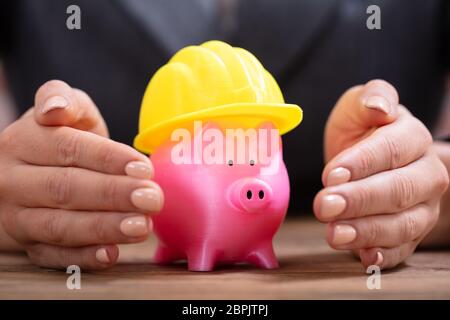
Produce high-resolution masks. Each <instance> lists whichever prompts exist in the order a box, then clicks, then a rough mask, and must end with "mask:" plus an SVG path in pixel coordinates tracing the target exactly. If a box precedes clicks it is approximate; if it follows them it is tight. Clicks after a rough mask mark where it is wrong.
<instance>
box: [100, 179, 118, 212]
mask: <svg viewBox="0 0 450 320" xmlns="http://www.w3.org/2000/svg"><path fill="white" fill-rule="evenodd" d="M101 190H102V191H101V199H102V200H103V203H106V204H111V207H117V204H118V203H119V201H120V200H119V197H120V188H119V184H118V182H117V181H116V179H114V178H107V180H106V181H105V182H104V183H103V187H102V188H101Z"/></svg>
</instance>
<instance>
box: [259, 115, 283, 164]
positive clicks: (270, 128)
mask: <svg viewBox="0 0 450 320" xmlns="http://www.w3.org/2000/svg"><path fill="white" fill-rule="evenodd" d="M258 131H259V137H260V138H261V137H263V138H264V139H266V143H262V145H260V147H261V146H264V148H265V149H266V150H267V152H266V153H267V154H270V153H271V151H273V152H275V154H273V155H271V156H280V157H282V154H283V145H282V140H281V136H280V132H279V130H278V128H277V127H276V126H275V125H274V124H273V123H272V122H271V121H265V122H262V123H261V124H260V125H259V126H258ZM274 139H277V140H278V141H274ZM262 142H263V141H262ZM273 146H276V147H275V148H273Z"/></svg>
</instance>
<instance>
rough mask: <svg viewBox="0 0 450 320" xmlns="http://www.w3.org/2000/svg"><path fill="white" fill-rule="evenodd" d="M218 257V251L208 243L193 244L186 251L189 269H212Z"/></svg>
mask: <svg viewBox="0 0 450 320" xmlns="http://www.w3.org/2000/svg"><path fill="white" fill-rule="evenodd" d="M219 259H220V251H219V250H217V249H216V247H214V246H210V245H208V244H201V245H199V246H194V247H192V248H191V249H190V250H188V252H187V260H188V269H189V270H190V271H212V270H213V269H214V266H215V265H216V263H217V261H218V260H219Z"/></svg>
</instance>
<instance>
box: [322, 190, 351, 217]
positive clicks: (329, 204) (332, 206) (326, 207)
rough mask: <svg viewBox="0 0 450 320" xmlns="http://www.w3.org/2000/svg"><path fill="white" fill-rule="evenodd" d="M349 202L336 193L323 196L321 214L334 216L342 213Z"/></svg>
mask: <svg viewBox="0 0 450 320" xmlns="http://www.w3.org/2000/svg"><path fill="white" fill-rule="evenodd" d="M346 206H347V203H346V201H345V199H344V198H343V197H341V196H339V195H336V194H329V195H326V196H324V197H323V198H322V202H321V205H320V215H321V216H322V217H323V218H332V217H335V216H337V215H339V214H341V213H342V212H343V211H344V209H345V207H346Z"/></svg>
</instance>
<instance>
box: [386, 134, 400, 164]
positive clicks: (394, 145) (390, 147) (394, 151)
mask: <svg viewBox="0 0 450 320" xmlns="http://www.w3.org/2000/svg"><path fill="white" fill-rule="evenodd" d="M383 146H384V149H385V150H387V152H388V155H389V161H388V163H389V168H390V169H394V168H398V167H400V166H401V161H402V153H403V150H402V147H401V146H400V144H399V143H398V141H395V140H393V139H391V138H389V137H384V138H383Z"/></svg>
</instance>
